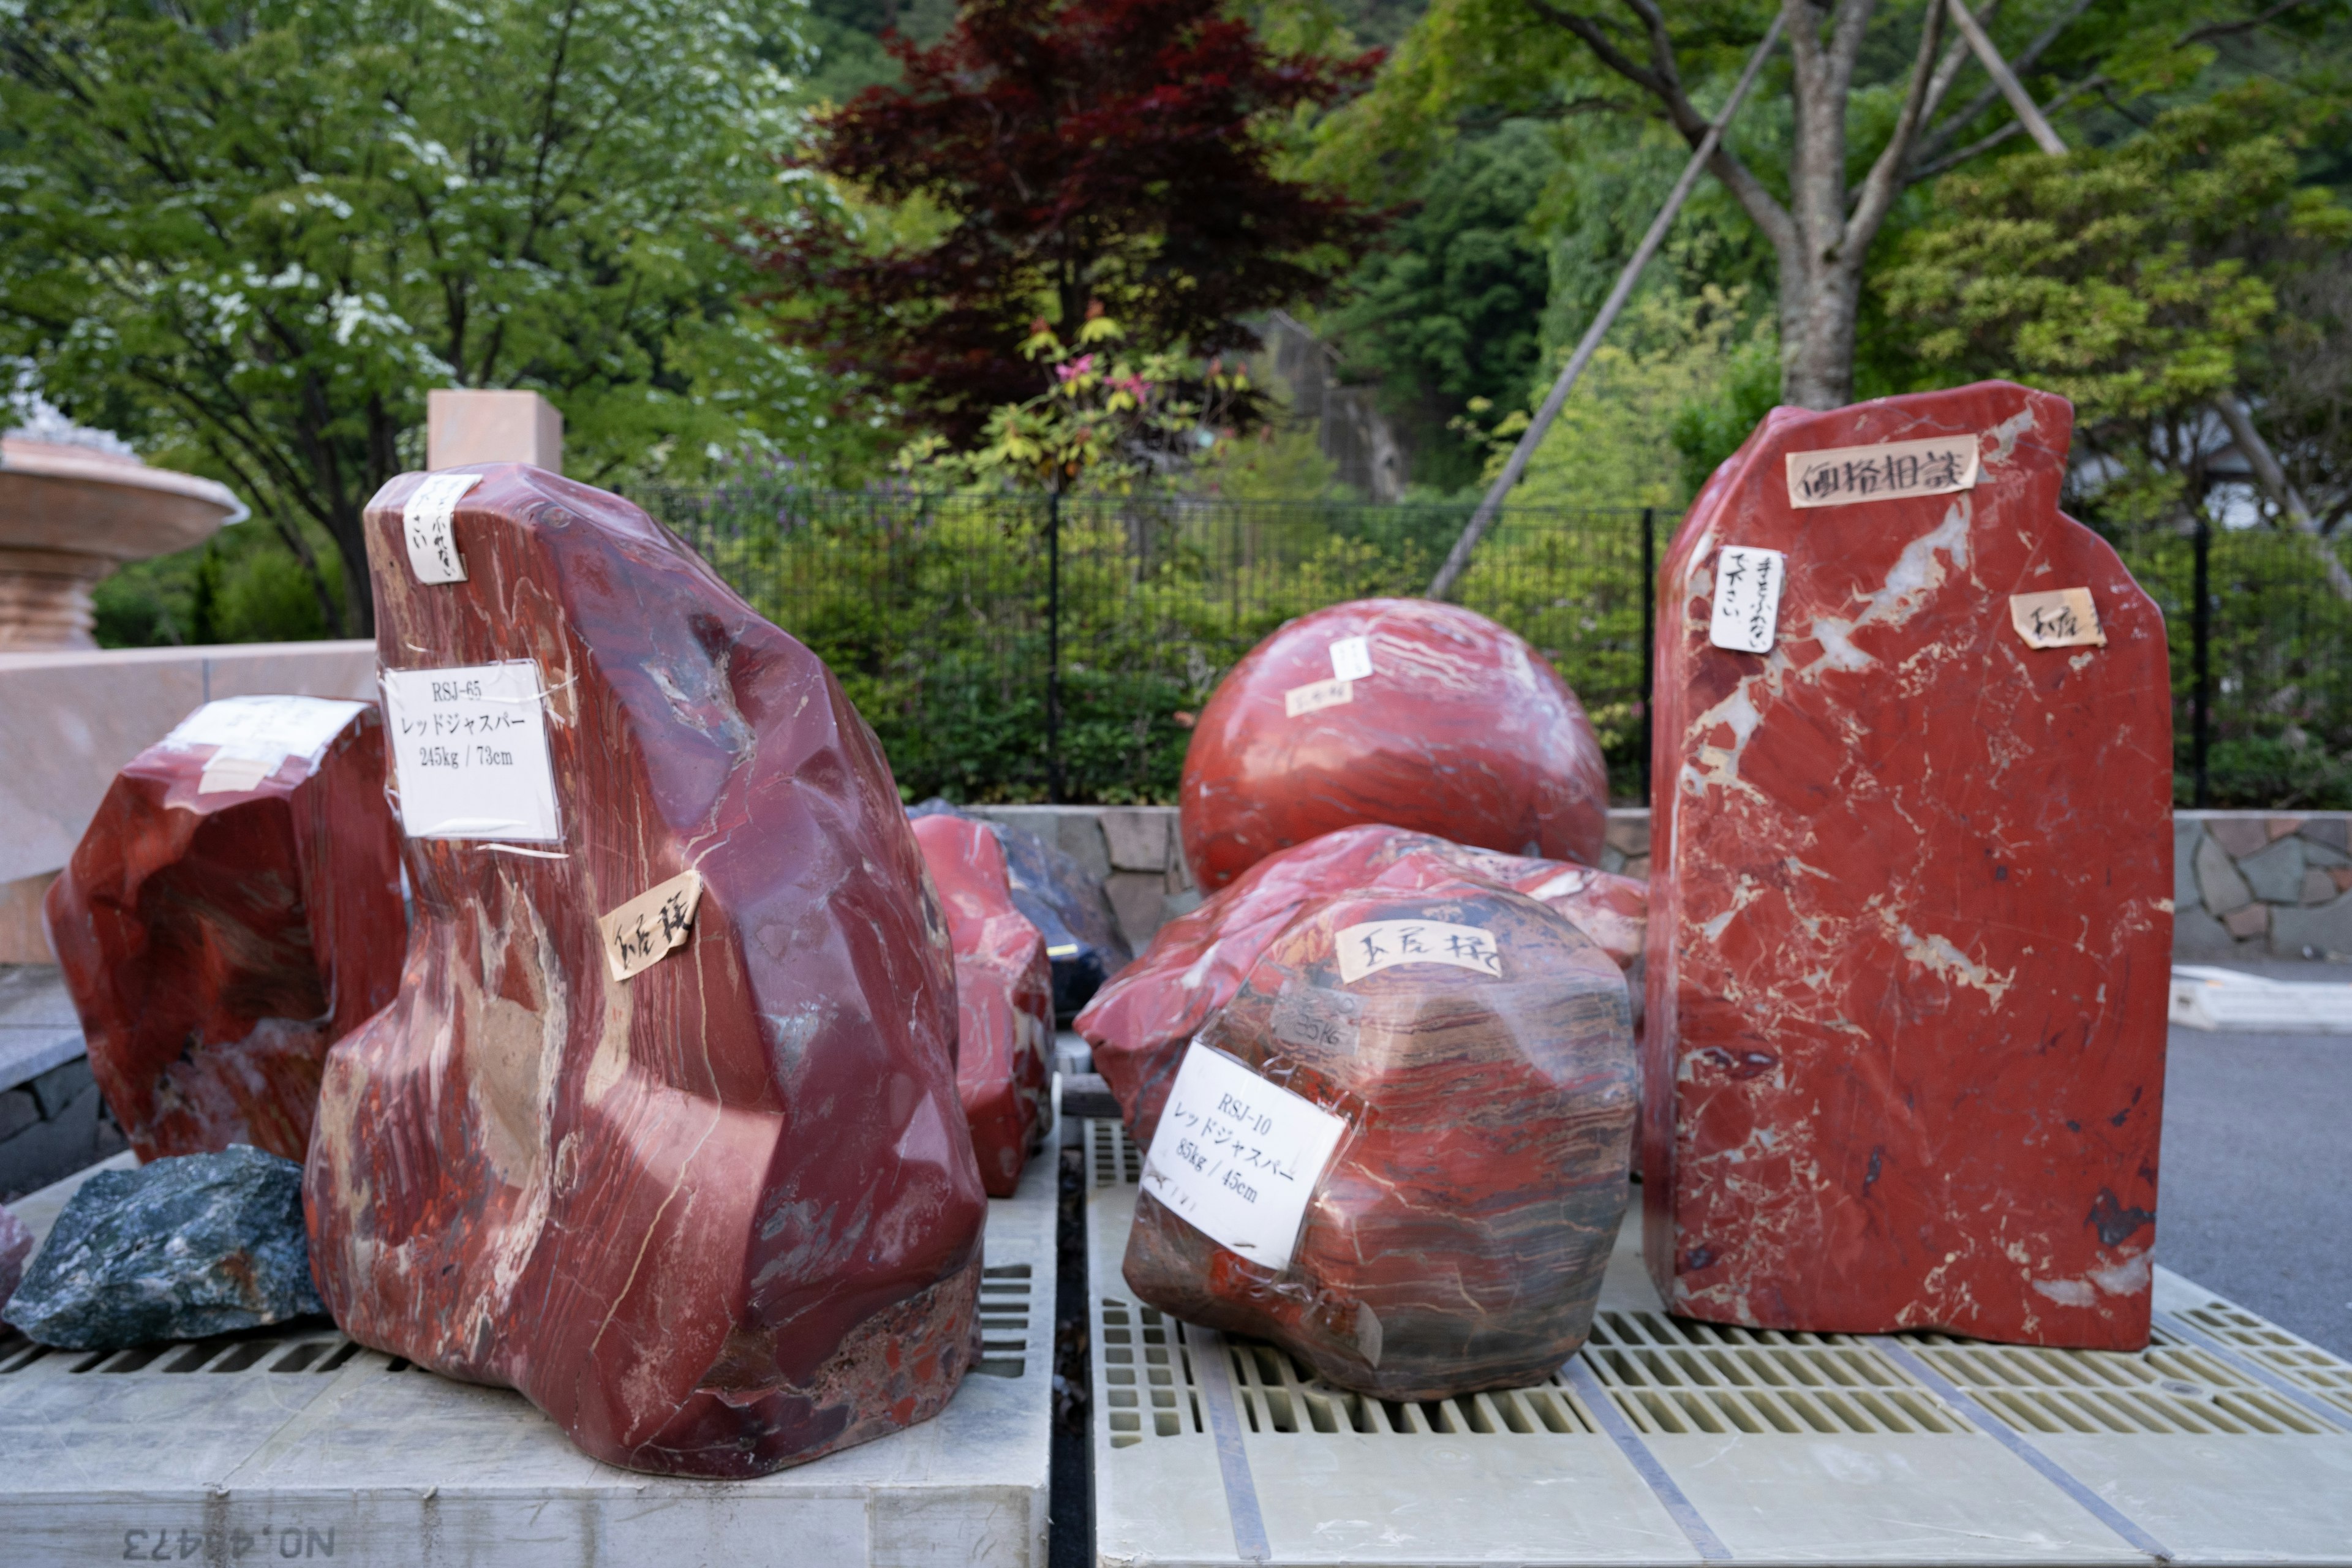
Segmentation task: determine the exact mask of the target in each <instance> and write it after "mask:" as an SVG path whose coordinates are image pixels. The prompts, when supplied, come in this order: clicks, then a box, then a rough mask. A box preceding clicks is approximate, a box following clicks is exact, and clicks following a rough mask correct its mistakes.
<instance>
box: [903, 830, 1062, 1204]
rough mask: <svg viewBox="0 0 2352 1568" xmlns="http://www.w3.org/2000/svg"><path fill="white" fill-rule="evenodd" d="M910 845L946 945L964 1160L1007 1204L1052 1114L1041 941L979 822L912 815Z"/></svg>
mask: <svg viewBox="0 0 2352 1568" xmlns="http://www.w3.org/2000/svg"><path fill="white" fill-rule="evenodd" d="M915 842H916V843H917V844H919V845H920V846H921V847H922V850H923V864H924V865H925V866H927V867H929V868H930V873H931V883H932V885H933V886H934V887H936V888H937V889H939V894H940V906H941V907H942V908H943V909H944V910H946V911H947V920H948V935H949V938H950V940H951V941H952V942H954V944H955V983H956V1014H957V1020H958V1021H957V1028H956V1042H957V1049H956V1091H957V1092H958V1093H959V1094H961V1096H962V1097H963V1113H964V1119H965V1121H967V1122H968V1123H969V1124H970V1126H971V1152H972V1153H973V1154H974V1155H975V1156H976V1157H977V1158H978V1159H979V1161H980V1179H981V1181H982V1184H984V1185H985V1186H986V1187H987V1188H988V1195H989V1196H990V1197H992V1198H1009V1197H1011V1196H1012V1195H1013V1194H1014V1193H1015V1192H1016V1191H1018V1190H1019V1189H1020V1186H1021V1170H1022V1167H1023V1166H1024V1165H1025V1164H1027V1163H1028V1161H1029V1156H1030V1155H1031V1154H1032V1153H1034V1152H1035V1151H1036V1148H1037V1145H1038V1143H1039V1142H1040V1141H1042V1140H1043V1139H1044V1137H1045V1124H1046V1122H1047V1121H1049V1120H1050V1119H1051V1116H1052V1111H1053V1090H1052V1076H1051V1075H1052V1070H1053V1063H1052V1057H1053V1050H1054V972H1053V968H1052V965H1051V964H1049V963H1047V962H1046V958H1045V936H1044V934H1043V933H1042V932H1040V931H1038V930H1037V928H1036V927H1035V926H1034V925H1031V924H1030V923H1029V920H1028V917H1027V916H1025V915H1024V914H1023V913H1022V912H1021V911H1020V910H1017V909H1015V908H1013V884H1012V879H1011V877H1010V875H1009V874H1008V872H1007V870H1006V868H1005V864H1004V849H1003V846H1002V845H1000V844H999V843H998V842H997V837H996V835H995V834H994V833H993V832H992V831H990V829H989V826H988V825H987V824H986V823H984V822H975V821H974V820H972V819H971V817H968V816H954V815H952V814H950V813H946V812H942V813H940V814H939V815H937V816H922V817H917V818H916V819H915Z"/></svg>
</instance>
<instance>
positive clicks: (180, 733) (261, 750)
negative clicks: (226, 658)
mask: <svg viewBox="0 0 2352 1568" xmlns="http://www.w3.org/2000/svg"><path fill="white" fill-rule="evenodd" d="M366 706H367V704H366V703H364V702H346V701H341V700H337V699H335V698H331V697H224V698H222V699H220V700H218V701H216V702H207V703H205V705H204V706H203V707H201V708H199V709H197V710H195V711H194V712H193V713H191V714H189V715H188V716H187V717H186V718H184V719H183V720H181V721H180V722H179V724H178V725H177V726H176V727H174V728H173V731H172V732H171V733H170V734H168V735H166V736H164V737H163V741H162V742H160V743H161V744H163V745H166V746H170V747H172V748H173V750H174V751H177V750H180V749H182V748H184V747H188V746H218V747H219V748H220V749H221V750H222V751H224V752H235V753H236V754H237V755H239V756H247V757H269V758H272V759H279V758H285V757H289V756H290V757H303V758H307V759H309V760H310V761H311V762H314V763H315V762H317V761H318V760H319V759H320V757H322V756H325V755H326V754H327V747H328V746H329V745H330V744H331V743H332V742H333V741H334V739H335V737H336V736H338V735H340V734H341V733H342V732H343V726H344V725H346V724H348V723H350V722H351V721H352V720H353V719H356V718H358V717H359V715H360V710H362V709H363V708H365V707H366Z"/></svg>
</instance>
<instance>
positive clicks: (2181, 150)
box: [1881, 82, 2352, 523]
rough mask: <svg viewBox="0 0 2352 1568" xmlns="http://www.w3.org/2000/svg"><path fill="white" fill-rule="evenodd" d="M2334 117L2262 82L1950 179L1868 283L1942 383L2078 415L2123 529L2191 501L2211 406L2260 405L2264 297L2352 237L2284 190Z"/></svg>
mask: <svg viewBox="0 0 2352 1568" xmlns="http://www.w3.org/2000/svg"><path fill="white" fill-rule="evenodd" d="M2344 108H2345V106H2344V105H2343V104H2342V103H2340V102H2336V101H2331V100H2313V99H2312V98H2310V97H2309V96H2307V95H2305V94H2300V93H2296V92H2293V91H2290V90H2288V89H2285V88H2283V87H2281V86H2278V85H2276V84H2273V83H2267V82H2257V83H2253V84H2250V85H2248V86H2246V87H2243V88H2241V89H2233V90H2231V91H2229V92H2225V93H2221V94H2219V95H2217V96H2215V97H2213V98H2211V99H2209V100H2205V101H2203V102H2200V103H2194V104H2190V105H2187V106H2185V107H2182V108H2179V109H2175V110H2169V111H2168V112H2166V113H2165V114H2163V115H2161V116H2159V117H2158V119H2157V120H2156V121H2155V123H2154V124H2153V125H2152V126H2150V127H2149V129H2148V130H2147V132H2146V133H2145V134H2143V135H2139V136H2136V137H2133V138H2132V139H2130V140H2129V141H2126V142H2120V143H2118V144H2116V145H2115V146H2113V147H2110V148H2105V149H2097V148H2091V149H2084V150H2082V151H2079V152H2075V153H2071V154H2070V155H2068V156H2066V157H2063V158H2047V157H2015V158H2008V159H2003V160H2000V161H1999V162H1997V163H1993V164H1991V165H1990V166H1989V167H1987V168H1985V169H1984V170H1982V171H1981V172H1979V173H1975V174H1964V175H1963V174H1956V175H1952V176H1950V177H1949V178H1948V179H1946V180H1945V181H1944V182H1943V183H1942V184H1941V185H1940V186H1939V187H1938V188H1937V201H1936V211H1935V216H1933V217H1932V218H1931V219H1930V220H1929V221H1927V223H1925V224H1923V225H1922V226H1919V227H1918V228H1916V230H1914V231H1913V232H1912V233H1911V234H1910V235H1909V236H1908V237H1906V243H1905V245H1904V246H1903V247H1902V252H1901V256H1900V259H1899V261H1898V263H1897V264H1896V265H1895V266H1893V267H1891V268H1888V269H1887V270H1886V271H1885V274H1884V276H1883V278H1882V279H1881V282H1882V286H1883V288H1884V289H1885V295H1886V300H1887V302H1888V307H1889V309H1890V310H1891V311H1892V313H1893V314H1894V316H1895V319H1896V320H1897V321H1901V322H1904V323H1906V324H1908V325H1910V326H1911V327H1913V328H1914V329H1915V331H1916V332H1917V334H1918V335H1917V336H1916V340H1915V342H1914V348H1915V351H1916V353H1917V355H1918V357H1919V359H1920V361H1921V363H1922V364H1923V366H1924V367H1925V368H1926V370H1927V373H1928V374H1930V375H1932V376H1933V378H1934V379H1935V380H1936V381H1937V382H1939V383H1949V382H1952V381H1955V380H1969V379H1974V378H1976V377H1979V376H1985V375H2000V376H2007V377H2010V378H2012V379H2015V380H2019V381H2024V382H2029V383H2032V384H2035V385H2039V386H2044V387H2048V388H2049V389H2051V390H2052V391H2054V392H2059V393H2063V395H2066V396H2067V397H2069V398H2071V399H2073V400H2074V405H2075V415H2076V420H2077V434H2076V437H2075V438H2076V442H2077V445H2078V447H2080V448H2081V449H2084V450H2086V451H2089V452H2093V453H2096V454H2098V455H2099V456H2102V457H2105V458H2108V459H2109V460H2110V461H2111V462H2113V463H2114V464H2115V465H2116V468H2118V469H2119V470H2120V473H2121V477H2120V478H2118V479H2115V480H2113V481H2110V482H2108V483H2106V484H2105V485H2103V486H2102V487H2101V488H2100V489H2099V492H2098V495H2099V502H2100V506H2101V508H2102V510H2103V511H2104V512H2105V514H2107V515H2108V516H2110V517H2112V518H2113V519H2114V520H2115V521H2117V522H2119V523H2130V522H2140V521H2150V520H2153V519H2156V518H2158V517H2165V516H2172V515H2177V513H2178V512H2179V509H2180V508H2181V507H2182V506H2183V505H2184V504H2187V505H2201V504H2202V503H2203V502H2204V500H2205V499H2206V495H2205V492H2206V489H2207V488H2208V487H2209V486H2210V483H2211V475H2210V473H2209V472H2208V471H2207V469H2206V468H2205V462H2206V459H2207V458H2208V457H2209V456H2210V454H2211V453H2212V451H2213V450H2214V449H2215V447H2216V445H2217V443H2216V442H2215V441H2214V439H2213V437H2212V432H2211V430H2210V425H2209V420H2208V416H2206V413H2205V410H2207V409H2208V408H2209V407H2210V405H2211V404H2212V402H2213V400H2214V399H2215V398H2217V397H2221V396H2225V395H2232V396H2233V395H2239V394H2240V393H2241V391H2242V390H2243V391H2245V392H2249V393H2252V394H2253V395H2256V396H2257V397H2259V395H2260V394H2261V390H2262V389H2261V385H2260V384H2259V383H2260V376H2261V372H2262V370H2263V353H2262V352H2261V351H2262V349H2263V343H2264V340H2265V338H2266V337H2267V336H2268V334H2269V332H2270V331H2271V329H2272V328H2273V325H2274V323H2275V320H2276V315H2277V308H2278V294H2277V285H2278V283H2279V282H2280V281H2281V280H2282V279H2284V278H2285V277H2287V276H2290V275H2293V274H2294V273H2295V272H2297V271H2299V270H2302V269H2305V268H2308V267H2309V266H2311V265H2313V264H2314V263H2315V262H2318V261H2320V260H2322V259H2324V258H2326V257H2327V256H2328V255H2329V253H2330V252H2332V251H2334V250H2336V249H2339V248H2340V247H2342V245H2343V244H2344V242H2345V241H2346V240H2347V238H2352V209H2347V207H2346V206H2345V205H2344V204H2343V203H2341V202H2340V201H2338V200H2337V199H2336V196H2335V195H2334V194H2333V193H2331V192H2329V191H2327V190H2326V189H2324V188H2321V187H2316V186H2310V185H2304V184H2299V183H2298V178H2299V173H2298V168H2297V149H2298V147H2299V146H2301V145H2302V144H2303V143H2305V142H2306V141H2308V140H2310V139H2312V138H2313V137H2315V136H2319V137H2325V136H2328V135H2330V134H2339V135H2340V134H2341V131H2342V127H2343V125H2344V123H2345V121H2344V112H2343V111H2344Z"/></svg>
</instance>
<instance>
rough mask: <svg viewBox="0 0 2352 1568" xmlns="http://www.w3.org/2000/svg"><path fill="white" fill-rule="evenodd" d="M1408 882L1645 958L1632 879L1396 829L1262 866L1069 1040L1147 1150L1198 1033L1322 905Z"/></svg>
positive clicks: (1169, 943)
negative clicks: (1432, 885)
mask: <svg viewBox="0 0 2352 1568" xmlns="http://www.w3.org/2000/svg"><path fill="white" fill-rule="evenodd" d="M1415 877H1444V878H1446V879H1461V878H1464V877H1468V878H1471V879H1476V880H1478V881H1481V882H1484V883H1486V884H1488V885H1490V886H1492V887H1495V888H1502V889H1510V890H1512V891H1514V892H1518V893H1523V894H1526V895H1528V897H1530V898H1533V899H1535V900H1537V901H1538V903H1541V904H1544V905H1545V906H1547V907H1548V908H1549V909H1550V910H1552V911H1553V912H1555V913H1557V914H1559V915H1560V916H1562V917H1563V918H1565V919H1566V920H1567V921H1568V922H1569V924H1570V925H1571V926H1574V927H1575V928H1576V929H1577V930H1578V931H1581V932H1582V933H1583V934H1584V936H1585V937H1586V938H1587V939H1588V940H1589V941H1591V942H1592V944H1593V945H1594V946H1595V947H1597V948H1598V949H1600V951H1601V952H1603V953H1605V954H1607V955H1608V957H1609V958H1610V959H1611V960H1612V962H1613V963H1616V964H1617V966H1618V967H1619V968H1620V969H1627V968H1630V967H1632V966H1633V964H1634V963H1636V962H1638V961H1639V959H1640V958H1641V954H1642V943H1643V927H1644V925H1645V923H1646V921H1647V910H1648V902H1649V898H1648V891H1647V889H1644V888H1643V885H1642V884H1641V883H1639V882H1637V881H1634V880H1633V879H1632V878H1630V877H1619V876H1615V875H1612V873H1610V872H1607V871H1596V870H1593V869H1592V868H1590V867H1586V866H1570V865H1566V864H1563V863H1561V862H1559V861H1557V860H1538V859H1533V858H1527V857H1524V856H1517V855H1501V854H1496V852H1494V851H1492V850H1486V849H1475V848H1471V847H1467V846H1465V845H1460V844H1454V843H1450V842H1448V841H1447V840H1445V839H1443V838H1437V837H1432V836H1430V835H1428V834H1425V833H1411V832H1407V831H1406V830H1405V829H1403V828H1401V827H1378V826H1373V827H1348V828H1342V829H1340V830H1339V832H1337V833H1327V834H1325V835H1323V837H1320V838H1316V839H1312V840H1310V841H1308V842H1307V843H1305V844H1302V845H1299V846H1298V847H1297V848H1294V849H1285V850H1281V851H1279V852H1277V853H1276V854H1273V855H1269V856H1267V857H1266V858H1265V859H1263V860H1261V861H1259V862H1258V863H1257V864H1256V865H1255V866H1252V867H1251V868H1249V869H1248V870H1246V871H1244V872H1243V873H1242V875H1241V877H1240V878H1239V879H1236V880H1235V881H1234V883H1233V884H1232V885H1231V886H1230V887H1227V888H1226V889H1224V890H1223V891H1222V892H1220V893H1217V894H1215V895H1213V896H1212V897H1211V898H1210V899H1209V900H1207V901H1206V902H1205V903H1203V904H1202V905H1201V907H1200V908H1199V909H1196V910H1192V912H1191V913H1190V914H1186V915H1182V916H1180V917H1179V918H1177V919H1175V920H1172V921H1169V922H1168V923H1167V924H1166V925H1164V926H1161V927H1160V931H1159V933H1158V934H1157V935H1156V936H1154V937H1153V938H1152V939H1151V946H1150V948H1149V949H1148V950H1147V951H1146V952H1144V954H1143V956H1142V957H1140V958H1139V959H1137V960H1136V961H1135V962H1134V963H1130V964H1129V965H1128V967H1127V968H1126V969H1124V970H1122V971H1120V972H1119V973H1118V977H1117V978H1115V979H1113V980H1112V981H1111V983H1110V984H1108V985H1106V986H1105V987H1103V989H1102V990H1101V991H1099V992H1097V994H1096V995H1095V999H1094V1001H1093V1002H1092V1003H1090V1004H1089V1005H1087V1009H1086V1010H1085V1011H1084V1012H1082V1013H1080V1014H1079V1015H1078V1017H1077V1022H1076V1028H1077V1031H1078V1033H1079V1034H1080V1035H1082V1036H1084V1037H1085V1038H1086V1039H1087V1043H1088V1045H1090V1046H1091V1047H1093V1051H1094V1060H1095V1070H1096V1071H1097V1072H1099V1073H1101V1074H1102V1076H1103V1081H1104V1083H1105V1084H1106V1085H1107V1086H1108V1088H1109V1089H1110V1091H1111V1093H1112V1094H1113V1095H1114V1096H1115V1097H1117V1099H1118V1103H1119V1109H1120V1110H1121V1111H1122V1112H1123V1113H1124V1115H1125V1118H1126V1121H1127V1124H1128V1128H1129V1131H1132V1132H1133V1133H1134V1134H1135V1137H1136V1139H1137V1140H1138V1141H1139V1142H1143V1143H1146V1144H1149V1143H1150V1141H1151V1136H1152V1132H1153V1131H1154V1130H1155V1129H1156V1128H1157V1127H1158V1125H1159V1121H1160V1105H1161V1103H1162V1102H1163V1101H1164V1100H1166V1099H1167V1097H1168V1089H1169V1085H1170V1084H1171V1083H1172V1082H1173V1081H1174V1079H1175V1077H1176V1069H1177V1068H1178V1067H1179V1065H1181V1062H1182V1061H1183V1058H1184V1047H1185V1046H1186V1045H1187V1044H1188V1043H1189V1042H1190V1041H1191V1040H1192V1037H1193V1035H1194V1034H1195V1033H1197V1032H1198V1031H1199V1030H1200V1028H1201V1027H1202V1025H1203V1024H1205V1023H1206V1022H1207V1021H1208V1020H1209V1018H1210V1017H1211V1016H1213V1014H1214V1013H1215V1012H1216V1011H1217V1009H1219V1008H1221V1007H1223V1005H1225V1004H1226V1003H1228V1002H1230V1001H1231V1000H1233V997H1234V993H1235V992H1236V991H1238V990H1239V989H1240V988H1241V985H1242V982H1243V980H1244V977H1245V976H1246V975H1248V973H1250V970H1251V969H1252V968H1253V967H1254V966H1255V964H1256V963H1257V962H1258V959H1259V956H1260V955H1261V954H1262V953H1264V952H1265V949H1266V944H1267V943H1269V942H1273V941H1274V940H1275V938H1276V937H1277V936H1278V935H1280V934H1281V932H1282V931H1284V930H1286V928H1287V927H1288V926H1289V925H1290V923H1291V922H1292V921H1295V920H1297V918H1298V913H1299V911H1300V910H1303V909H1305V908H1306V907H1307V905H1308V904H1309V903H1311V902H1312V901H1314V900H1317V899H1319V898H1324V897H1328V896H1329V895H1331V894H1334V893H1339V892H1344V891H1347V890H1349V889H1356V888H1362V887H1365V886H1367V885H1369V884H1370V883H1371V882H1373V881H1374V880H1375V879H1378V880H1379V881H1380V883H1381V886H1383V887H1388V886H1410V885H1411V879H1413V878H1415Z"/></svg>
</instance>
